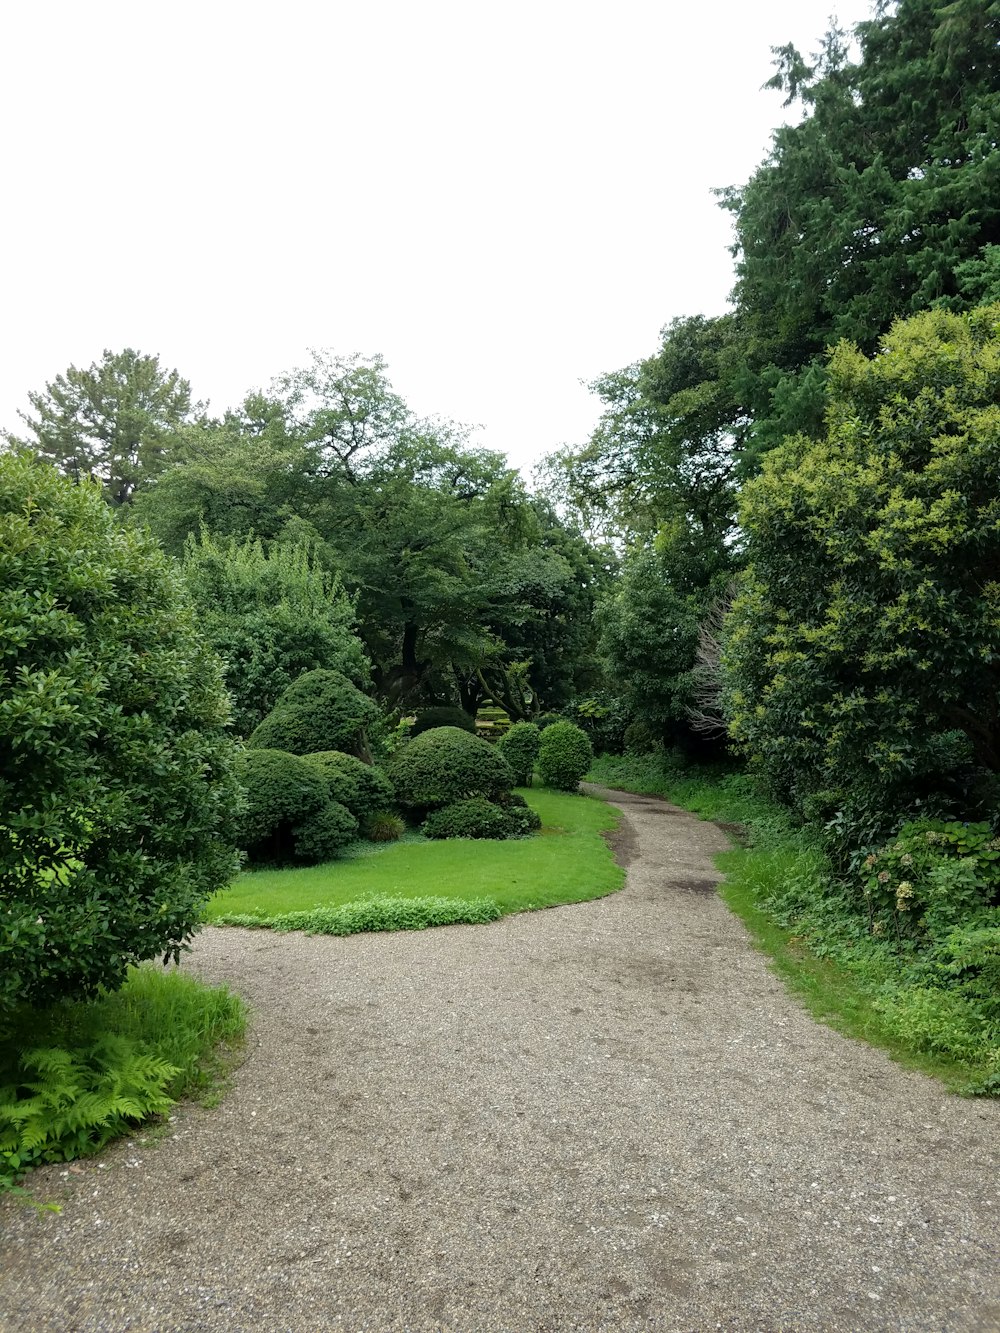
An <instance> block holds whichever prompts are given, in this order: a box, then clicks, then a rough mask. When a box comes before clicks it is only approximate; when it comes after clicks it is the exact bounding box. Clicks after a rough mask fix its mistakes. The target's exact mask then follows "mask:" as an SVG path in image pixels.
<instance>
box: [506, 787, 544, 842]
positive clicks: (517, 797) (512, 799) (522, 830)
mask: <svg viewBox="0 0 1000 1333" xmlns="http://www.w3.org/2000/svg"><path fill="white" fill-rule="evenodd" d="M496 803H497V805H499V806H500V807H501V809H502V810H503V811H504V813H505V814H506V816H507V825H508V828H509V836H510V837H512V838H526V837H527V836H528V835H529V834H531V833H537V832H538V830H539V829H540V828H541V827H542V817H541V815H540V814H539V813H538V811H537V810H533V809H532V808H531V806H530V805H529V804H528V802H527V801H526V800H525V799H524V797H523V796H522V795H521V793H520V792H516V791H512V792H508V793H507V794H505V795H501V796H498V797H497V801H496Z"/></svg>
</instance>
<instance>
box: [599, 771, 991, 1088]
mask: <svg viewBox="0 0 1000 1333" xmlns="http://www.w3.org/2000/svg"><path fill="white" fill-rule="evenodd" d="M588 776H589V779H590V780H591V781H593V782H598V783H603V784H604V785H606V786H608V787H616V788H618V789H620V790H622V791H631V792H637V793H640V794H643V795H655V796H664V797H666V798H668V799H669V800H671V801H672V802H674V804H676V805H679V806H682V807H683V808H684V809H686V810H690V811H692V812H693V813H695V814H698V815H701V817H702V818H703V819H711V820H714V821H715V822H717V823H719V824H722V825H723V826H724V827H726V828H728V829H729V830H730V831H731V832H732V833H733V834H734V835H735V836H740V837H741V840H743V841H744V842H745V843H746V845H745V846H740V847H736V848H734V849H733V850H732V851H728V852H723V853H722V854H721V855H720V856H719V857H717V858H716V864H717V865H718V868H719V869H720V870H721V871H722V872H723V873H724V874H725V876H726V878H725V881H724V882H723V884H722V885H721V887H720V894H721V896H722V898H723V900H724V901H725V902H726V903H727V905H728V906H729V907H730V908H731V909H732V911H734V912H735V913H736V914H737V915H738V916H739V917H740V918H741V919H742V920H743V921H744V922H745V924H746V925H747V927H748V929H749V930H750V932H751V935H752V936H753V939H754V942H755V944H756V945H757V947H758V948H759V949H761V950H762V952H764V953H766V954H767V955H768V956H769V958H770V965H771V967H772V968H773V970H774V971H775V972H776V973H777V974H778V975H779V976H780V977H781V978H782V979H783V981H784V982H785V983H786V984H787V985H788V987H789V989H790V990H792V991H793V993H795V994H796V995H797V996H798V997H799V998H800V999H801V1000H802V1001H803V1003H804V1004H805V1006H806V1008H807V1009H808V1010H809V1012H810V1013H811V1014H812V1015H813V1016H814V1017H815V1018H817V1019H818V1020H820V1021H821V1022H823V1023H826V1024H827V1025H828V1026H830V1027H833V1028H835V1029H836V1030H837V1031H838V1032H841V1033H843V1034H844V1035H845V1036H849V1037H855V1038H858V1039H860V1040H863V1041H866V1042H868V1043H869V1044H871V1045H873V1046H879V1047H882V1048H883V1049H884V1050H886V1051H887V1052H888V1053H889V1055H891V1057H892V1058H893V1059H894V1060H896V1061H898V1062H899V1063H900V1064H902V1065H904V1066H905V1067H907V1068H910V1069H917V1070H920V1071H921V1072H923V1073H925V1074H930V1075H932V1076H934V1077H935V1078H938V1079H940V1080H941V1081H942V1082H944V1083H945V1085H946V1086H947V1087H948V1088H949V1089H950V1090H951V1091H953V1092H960V1093H963V1094H984V1093H985V1094H991V1095H995V1094H996V1092H997V1091H998V1090H1000V1034H998V1033H997V1032H996V1030H995V1027H994V1026H993V1025H991V1024H990V1023H989V1021H988V1019H987V1020H984V1019H983V1017H982V1015H981V1013H980V1012H979V1011H978V1010H977V1007H976V1005H975V1004H974V1003H973V1002H971V1001H970V1000H969V999H968V998H967V997H966V996H965V995H963V993H962V991H961V989H960V988H959V987H957V986H953V987H952V988H948V987H947V986H940V985H938V988H937V989H935V987H934V986H933V985H932V986H928V985H927V984H926V983H927V977H928V973H929V968H928V966H927V963H926V962H925V961H923V960H921V958H920V957H919V955H917V954H915V953H913V952H909V953H903V952H900V951H898V950H897V949H895V948H894V946H893V945H892V944H891V943H890V942H889V941H885V940H882V941H877V940H874V939H872V938H871V936H870V935H869V933H868V923H867V919H866V917H865V916H864V915H863V914H862V913H861V912H860V909H859V908H858V906H857V903H856V900H855V898H854V897H853V896H852V894H851V892H850V889H849V887H848V886H846V885H844V884H843V883H842V882H839V881H838V880H837V879H836V878H835V877H834V875H833V873H832V870H831V867H830V865H829V862H828V860H827V858H826V856H825V854H824V852H823V849H822V847H821V845H820V844H819V841H818V839H817V837H816V836H815V834H813V833H811V832H810V831H809V830H807V829H802V828H799V827H796V826H795V825H794V824H793V823H792V822H791V820H790V819H789V818H788V816H787V815H786V813H785V812H784V811H783V810H781V809H780V808H779V807H777V806H775V805H773V804H771V803H770V802H768V801H767V800H764V799H763V798H762V797H761V796H760V795H759V794H758V793H757V792H756V791H755V789H754V784H753V782H752V781H751V779H749V778H748V777H746V776H745V775H742V774H737V773H733V772H731V771H726V770H724V769H722V768H717V769H713V770H704V771H694V772H692V771H691V770H684V769H683V768H680V767H673V766H671V764H670V762H669V760H666V761H665V760H664V757H663V756H652V755H643V756H628V755H626V756H602V757H601V758H599V759H597V760H595V762H594V766H593V768H592V770H591V772H590V774H589V775H588Z"/></svg>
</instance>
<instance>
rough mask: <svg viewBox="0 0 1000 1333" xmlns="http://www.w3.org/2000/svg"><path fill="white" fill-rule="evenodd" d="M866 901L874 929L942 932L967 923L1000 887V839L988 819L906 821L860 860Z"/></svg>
mask: <svg viewBox="0 0 1000 1333" xmlns="http://www.w3.org/2000/svg"><path fill="white" fill-rule="evenodd" d="M862 871H863V876H864V879H863V882H864V890H863V891H864V896H865V902H866V903H867V905H868V910H869V914H870V916H871V919H872V921H873V929H874V930H875V933H876V934H879V933H882V932H883V931H884V930H885V929H886V926H887V923H888V922H891V924H892V926H893V928H894V930H895V931H896V932H899V933H902V934H914V933H923V934H932V935H935V936H938V937H942V936H943V935H944V934H945V933H946V932H947V931H949V930H951V929H953V928H954V927H956V926H959V925H961V924H962V923H968V922H971V921H972V920H973V919H974V918H975V916H976V915H977V914H979V913H981V911H982V909H983V908H984V907H987V906H989V905H990V904H992V903H994V902H995V901H996V899H997V894H998V890H1000V838H994V836H993V830H992V829H991V828H990V826H989V824H985V823H983V824H959V823H943V822H941V821H934V820H929V819H924V820H916V821H914V822H912V823H910V824H904V825H903V827H902V828H901V829H900V830H899V832H898V833H897V835H896V837H895V838H894V839H893V840H892V842H890V843H887V844H886V845H885V846H884V847H882V848H880V849H879V850H878V851H876V852H872V853H871V855H869V856H867V857H866V858H865V860H864V863H863V867H862Z"/></svg>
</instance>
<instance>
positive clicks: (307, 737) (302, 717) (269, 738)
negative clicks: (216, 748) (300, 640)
mask: <svg viewBox="0 0 1000 1333" xmlns="http://www.w3.org/2000/svg"><path fill="white" fill-rule="evenodd" d="M381 716H382V715H381V713H380V711H379V708H378V705H377V704H375V703H374V702H373V701H372V700H371V699H369V698H368V697H367V696H366V695H364V694H362V693H361V691H360V690H359V689H358V688H357V686H356V685H354V684H352V683H351V681H349V680H348V679H347V677H346V676H343V675H341V674H340V672H339V671H307V672H305V674H304V675H302V676H299V678H298V679H297V680H295V681H293V682H292V684H291V685H289V687H288V689H287V690H285V692H284V693H283V694H282V695H281V697H280V698H279V699H278V702H277V703H276V704H275V706H274V708H273V709H272V711H271V712H270V713H269V714H268V715H267V717H266V718H265V719H264V721H263V722H262V723H261V724H260V726H258V727H257V728H255V730H254V731H253V733H252V735H251V736H250V739H249V741H248V742H247V744H248V745H249V746H250V747H251V748H257V749H268V750H287V751H288V752H289V753H290V754H297V755H303V754H317V753H320V752H321V751H325V750H342V751H344V753H345V754H352V755H354V756H355V757H356V758H358V759H362V760H364V761H365V762H366V763H370V762H371V757H372V756H371V747H370V743H369V734H370V732H371V731H372V729H373V728H374V727H375V726H376V725H377V724H378V723H379V722H380V721H381Z"/></svg>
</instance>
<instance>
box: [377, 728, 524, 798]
mask: <svg viewBox="0 0 1000 1333" xmlns="http://www.w3.org/2000/svg"><path fill="white" fill-rule="evenodd" d="M388 774H389V778H390V780H391V782H392V785H393V788H394V789H395V792H396V800H397V801H398V802H399V804H400V805H401V806H403V808H404V809H406V810H410V811H413V812H422V811H427V810H434V809H436V808H437V807H438V806H442V805H451V804H452V803H453V802H454V801H460V800H462V799H463V798H464V797H467V796H485V797H486V798H487V799H489V798H490V797H493V796H496V795H498V794H499V793H501V792H507V791H510V789H511V787H512V786H513V785H514V775H513V773H512V772H511V771H510V766H509V765H508V764H507V762H506V760H505V759H504V757H503V755H501V754H499V753H498V752H497V749H496V747H495V746H493V745H490V743H489V742H488V741H484V740H480V738H479V737H478V736H473V735H471V734H470V733H469V732H467V731H462V730H461V729H460V728H458V727H437V728H435V730H433V731H425V732H424V733H423V734H422V735H421V736H416V737H414V738H413V740H410V741H407V743H406V744H405V745H403V746H402V747H401V748H400V749H398V750H397V751H396V753H395V754H394V755H393V756H392V758H391V759H390V760H389V765H388Z"/></svg>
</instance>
